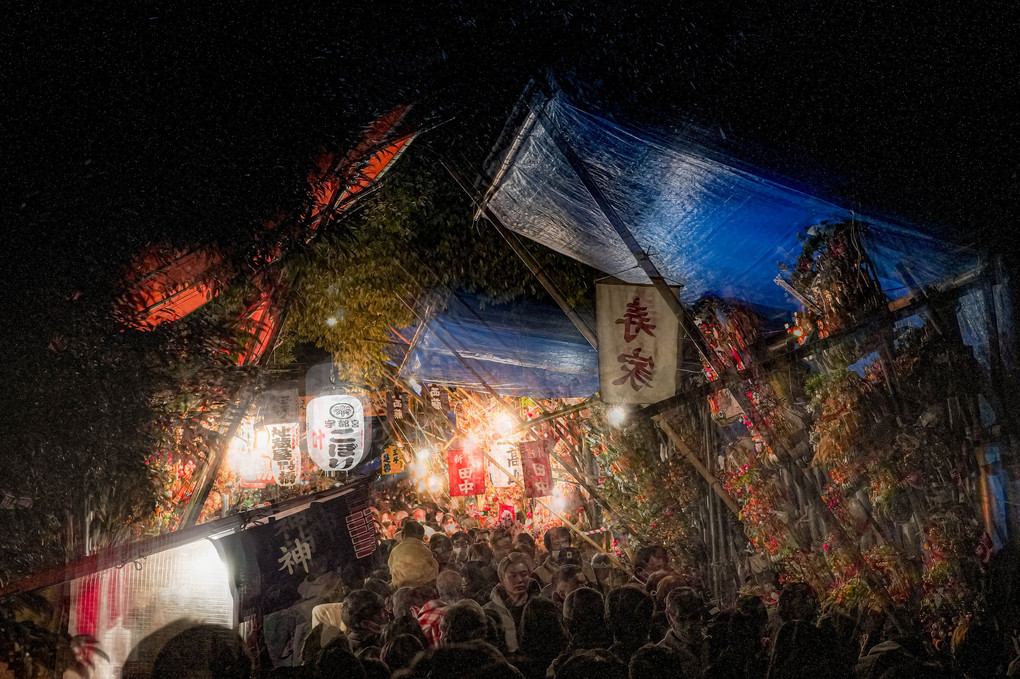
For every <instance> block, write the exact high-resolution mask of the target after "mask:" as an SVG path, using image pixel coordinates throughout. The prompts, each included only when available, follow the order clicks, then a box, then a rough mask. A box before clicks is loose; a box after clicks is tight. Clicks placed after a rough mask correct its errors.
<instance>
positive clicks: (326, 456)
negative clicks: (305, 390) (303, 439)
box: [305, 394, 365, 472]
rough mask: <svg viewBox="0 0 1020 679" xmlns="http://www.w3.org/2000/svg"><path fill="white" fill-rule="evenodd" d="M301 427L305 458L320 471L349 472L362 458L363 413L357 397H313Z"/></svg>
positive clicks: (337, 395)
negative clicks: (306, 442) (305, 430)
mask: <svg viewBox="0 0 1020 679" xmlns="http://www.w3.org/2000/svg"><path fill="white" fill-rule="evenodd" d="M305 426H306V427H307V431H308V455H309V457H311V458H312V461H313V462H315V464H317V465H318V466H319V468H321V469H323V470H324V471H327V472H341V471H350V470H351V469H354V467H356V466H357V465H358V463H359V462H361V460H362V459H363V458H364V457H365V410H364V407H363V405H362V403H361V399H360V398H358V397H357V396H352V395H350V394H332V395H329V396H319V397H317V398H313V399H312V400H311V401H309V402H308V410H307V413H306V417H305Z"/></svg>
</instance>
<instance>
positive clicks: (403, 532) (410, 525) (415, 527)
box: [400, 519, 425, 540]
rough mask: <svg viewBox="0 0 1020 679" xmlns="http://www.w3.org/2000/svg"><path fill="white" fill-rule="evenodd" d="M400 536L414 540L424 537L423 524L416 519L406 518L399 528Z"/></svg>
mask: <svg viewBox="0 0 1020 679" xmlns="http://www.w3.org/2000/svg"><path fill="white" fill-rule="evenodd" d="M400 538H401V539H402V540H403V539H406V538H414V539H416V540H424V539H425V526H423V525H421V524H420V523H418V522H417V521H414V520H412V519H408V520H406V521H404V525H403V526H402V527H401V528H400Z"/></svg>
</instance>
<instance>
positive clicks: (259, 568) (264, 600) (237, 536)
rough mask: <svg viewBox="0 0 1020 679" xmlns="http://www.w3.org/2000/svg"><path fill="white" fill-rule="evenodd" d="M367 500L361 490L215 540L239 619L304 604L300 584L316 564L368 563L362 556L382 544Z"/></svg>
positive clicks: (313, 571)
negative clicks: (233, 593) (225, 568)
mask: <svg viewBox="0 0 1020 679" xmlns="http://www.w3.org/2000/svg"><path fill="white" fill-rule="evenodd" d="M369 502H370V499H369V496H368V493H367V491H365V490H360V489H359V490H356V491H353V492H351V493H348V494H347V495H344V496H342V497H339V498H335V499H332V500H328V501H326V502H316V503H313V504H312V505H311V506H310V507H309V508H308V509H306V510H304V511H302V512H298V513H296V514H291V515H289V516H285V517H283V518H281V519H278V520H276V521H273V522H272V523H268V524H265V525H261V526H255V527H253V528H249V529H248V530H243V531H238V532H236V533H232V534H230V535H227V536H225V537H221V538H217V539H215V540H214V543H215V544H216V546H217V548H218V549H219V551H220V554H221V555H222V557H223V559H224V561H225V562H226V564H227V567H228V569H229V572H230V576H231V579H232V580H233V584H234V587H235V589H236V592H237V605H238V608H239V609H240V610H239V613H240V617H241V618H242V619H244V618H246V617H248V616H250V615H253V614H255V613H256V612H260V613H270V612H272V611H275V610H281V609H283V608H285V607H287V606H289V605H290V604H291V602H293V601H296V600H297V601H298V604H296V606H300V605H301V604H300V598H301V597H300V595H299V594H298V591H297V590H298V587H299V586H300V585H301V584H302V583H304V582H305V581H306V580H307V579H308V578H309V575H312V574H314V573H315V572H316V570H315V568H316V564H320V565H321V564H343V565H348V564H350V565H361V566H362V567H368V566H369V564H368V563H361V562H359V560H360V559H365V558H366V557H370V556H371V555H372V554H374V553H375V550H376V545H377V542H378V540H377V537H376V533H375V527H374V525H373V523H372V510H371V508H370V507H369ZM270 592H273V593H275V594H276V595H275V596H268V594H269V593H270ZM281 592H283V593H285V594H287V595H285V596H279V594H280V593H281Z"/></svg>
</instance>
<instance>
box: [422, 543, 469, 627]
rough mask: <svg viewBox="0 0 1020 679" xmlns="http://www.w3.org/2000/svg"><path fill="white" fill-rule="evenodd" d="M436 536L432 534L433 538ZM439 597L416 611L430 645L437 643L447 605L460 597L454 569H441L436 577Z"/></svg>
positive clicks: (457, 579)
mask: <svg viewBox="0 0 1020 679" xmlns="http://www.w3.org/2000/svg"><path fill="white" fill-rule="evenodd" d="M435 538H436V536H433V537H432V539H433V540H434V539H435ZM436 588H437V589H438V590H439V598H438V599H433V600H431V601H429V602H428V603H426V604H425V605H424V606H422V607H421V610H419V611H418V624H419V625H420V626H421V631H422V633H424V634H425V638H426V639H427V640H428V642H429V645H430V646H437V645H439V625H440V621H441V620H442V619H443V615H444V613H445V610H446V608H447V607H448V606H450V605H452V604H455V603H457V602H458V601H460V599H461V576H460V573H458V572H457V571H454V570H448V571H443V572H442V573H440V574H439V577H438V578H437V579H436Z"/></svg>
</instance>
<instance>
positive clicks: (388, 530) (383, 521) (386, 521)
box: [379, 512, 397, 540]
mask: <svg viewBox="0 0 1020 679" xmlns="http://www.w3.org/2000/svg"><path fill="white" fill-rule="evenodd" d="M379 528H380V530H381V531H382V534H383V536H385V537H386V538H387V539H388V540H392V539H393V536H394V535H396V533H397V522H396V521H395V520H394V518H393V514H391V513H389V512H380V514H379Z"/></svg>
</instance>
